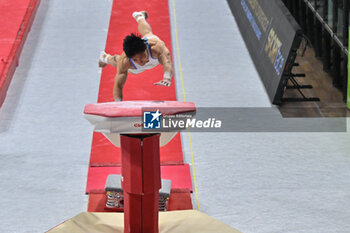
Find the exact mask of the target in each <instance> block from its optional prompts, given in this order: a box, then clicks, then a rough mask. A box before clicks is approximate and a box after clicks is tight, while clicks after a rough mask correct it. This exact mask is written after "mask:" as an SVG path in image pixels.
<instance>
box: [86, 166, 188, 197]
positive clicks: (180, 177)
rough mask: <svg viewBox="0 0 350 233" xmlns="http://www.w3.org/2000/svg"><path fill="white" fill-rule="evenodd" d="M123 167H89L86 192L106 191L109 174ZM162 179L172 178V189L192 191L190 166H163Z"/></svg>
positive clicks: (119, 170)
mask: <svg viewBox="0 0 350 233" xmlns="http://www.w3.org/2000/svg"><path fill="white" fill-rule="evenodd" d="M120 173H121V167H89V173H88V180H87V185H86V193H104V192H105V191H104V188H105V183H106V180H107V177H108V175H111V174H118V175H119V174H120ZM161 177H162V179H168V180H171V188H172V189H188V190H190V191H191V192H192V182H191V173H190V166H189V165H188V164H184V165H174V166H161Z"/></svg>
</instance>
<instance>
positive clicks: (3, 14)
mask: <svg viewBox="0 0 350 233" xmlns="http://www.w3.org/2000/svg"><path fill="white" fill-rule="evenodd" d="M39 3H40V0H11V1H9V0H0V22H1V26H0V107H1V105H2V104H3V102H4V100H5V97H6V93H7V90H8V87H9V85H10V82H11V79H12V76H13V74H14V73H15V70H16V67H17V65H18V60H19V56H20V53H21V51H22V48H23V45H24V42H25V39H26V37H27V35H28V32H29V31H30V27H31V25H32V23H33V20H34V16H35V13H36V10H37V9H38V7H39Z"/></svg>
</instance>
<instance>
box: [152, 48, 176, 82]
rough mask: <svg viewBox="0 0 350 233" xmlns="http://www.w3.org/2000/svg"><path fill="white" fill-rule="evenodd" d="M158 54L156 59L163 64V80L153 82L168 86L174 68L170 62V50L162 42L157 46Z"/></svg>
mask: <svg viewBox="0 0 350 233" xmlns="http://www.w3.org/2000/svg"><path fill="white" fill-rule="evenodd" d="M159 52H160V53H159V56H158V60H159V63H160V64H161V65H162V66H163V71H164V75H163V80H161V81H159V82H157V83H155V85H163V86H170V85H171V79H172V77H173V73H174V71H173V70H174V69H173V64H172V62H171V57H170V52H169V49H168V48H167V47H165V45H164V42H162V44H161V45H160V46H159Z"/></svg>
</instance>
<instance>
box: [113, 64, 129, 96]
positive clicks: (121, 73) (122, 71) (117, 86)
mask: <svg viewBox="0 0 350 233" xmlns="http://www.w3.org/2000/svg"><path fill="white" fill-rule="evenodd" d="M121 63H122V62H121ZM121 63H118V66H117V74H116V76H115V80H114V86H113V98H114V100H115V101H122V100H123V87H124V84H125V82H126V78H127V76H128V66H125V65H123V64H121Z"/></svg>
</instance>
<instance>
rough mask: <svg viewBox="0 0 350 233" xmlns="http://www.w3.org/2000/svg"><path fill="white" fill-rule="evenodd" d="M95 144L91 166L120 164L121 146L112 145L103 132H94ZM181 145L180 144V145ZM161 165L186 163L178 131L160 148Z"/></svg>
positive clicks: (92, 150) (92, 149)
mask: <svg viewBox="0 0 350 233" xmlns="http://www.w3.org/2000/svg"><path fill="white" fill-rule="evenodd" d="M93 145H95V146H94V147H92V148H91V157H90V166H93V167H111V166H112V167H113V166H120V164H121V158H120V148H118V147H115V146H113V145H112V143H111V142H110V141H108V139H106V137H105V136H103V135H102V134H101V133H94V136H93ZM179 145H180V146H179ZM160 164H161V165H181V164H184V161H183V153H182V147H181V137H180V133H178V134H177V135H176V136H175V137H174V138H173V139H172V140H171V141H170V142H169V144H168V145H167V146H163V147H161V148H160Z"/></svg>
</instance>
